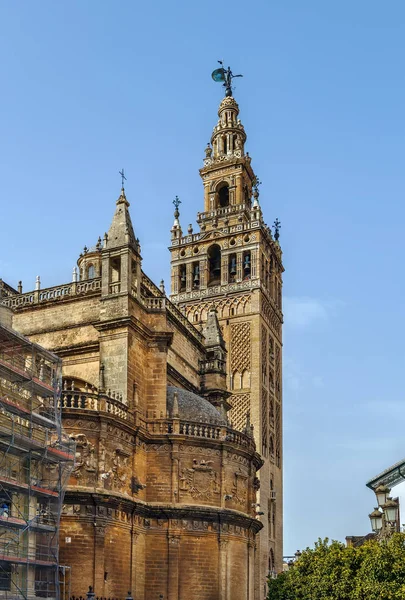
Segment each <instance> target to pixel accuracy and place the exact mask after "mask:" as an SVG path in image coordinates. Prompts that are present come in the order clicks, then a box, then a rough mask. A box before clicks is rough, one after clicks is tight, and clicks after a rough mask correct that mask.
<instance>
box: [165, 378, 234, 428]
mask: <svg viewBox="0 0 405 600" xmlns="http://www.w3.org/2000/svg"><path fill="white" fill-rule="evenodd" d="M175 392H177V401H178V415H179V417H180V419H184V420H187V421H201V422H203V423H215V424H216V425H226V424H227V422H226V419H225V418H224V417H223V416H222V415H221V414H220V413H219V412H218V410H217V409H216V408H215V407H214V406H213V405H212V404H211V402H209V401H208V400H206V399H205V398H201V396H197V394H193V392H189V391H188V390H182V389H180V388H177V387H174V386H171V385H169V386H167V412H168V413H169V415H173V412H177V411H176V407H175V406H174V405H175V402H174V394H175Z"/></svg>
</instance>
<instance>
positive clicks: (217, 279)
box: [208, 244, 221, 285]
mask: <svg viewBox="0 0 405 600" xmlns="http://www.w3.org/2000/svg"><path fill="white" fill-rule="evenodd" d="M219 283H221V248H220V247H219V246H218V244H213V245H212V246H210V247H209V248H208V285H217V284H219Z"/></svg>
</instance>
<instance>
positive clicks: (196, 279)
mask: <svg viewBox="0 0 405 600" xmlns="http://www.w3.org/2000/svg"><path fill="white" fill-rule="evenodd" d="M199 287H200V263H198V262H195V263H193V289H198V288H199Z"/></svg>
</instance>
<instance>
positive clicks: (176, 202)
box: [173, 196, 181, 219]
mask: <svg viewBox="0 0 405 600" xmlns="http://www.w3.org/2000/svg"><path fill="white" fill-rule="evenodd" d="M173 204H174V208H175V211H174V216H175V217H176V219H178V218H179V215H180V212H179V206H180V204H181V200H180V198H179V197H178V196H176V197H175V199H174V200H173Z"/></svg>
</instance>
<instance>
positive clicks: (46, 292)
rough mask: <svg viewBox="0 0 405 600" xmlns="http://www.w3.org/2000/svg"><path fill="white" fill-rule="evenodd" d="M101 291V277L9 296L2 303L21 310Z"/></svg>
mask: <svg viewBox="0 0 405 600" xmlns="http://www.w3.org/2000/svg"><path fill="white" fill-rule="evenodd" d="M100 290H101V277H95V278H94V279H88V280H86V281H78V282H75V281H74V282H72V283H65V284H63V285H57V286H55V287H50V288H44V289H43V290H35V291H33V292H27V293H25V294H16V295H14V296H8V297H7V298H3V299H2V303H3V304H5V305H6V306H9V307H10V308H21V307H24V306H27V305H30V304H42V303H43V302H49V301H55V300H61V299H64V298H66V297H70V296H76V295H81V294H88V293H90V292H92V293H94V292H97V291H100Z"/></svg>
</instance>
